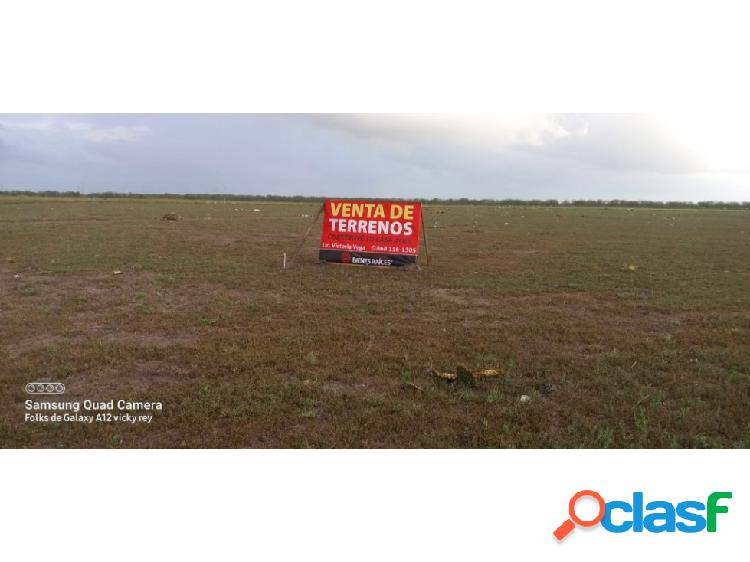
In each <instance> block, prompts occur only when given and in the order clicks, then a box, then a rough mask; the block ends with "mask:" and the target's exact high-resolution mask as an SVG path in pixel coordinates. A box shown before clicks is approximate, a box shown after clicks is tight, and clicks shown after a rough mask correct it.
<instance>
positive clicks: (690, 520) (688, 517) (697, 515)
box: [553, 490, 732, 541]
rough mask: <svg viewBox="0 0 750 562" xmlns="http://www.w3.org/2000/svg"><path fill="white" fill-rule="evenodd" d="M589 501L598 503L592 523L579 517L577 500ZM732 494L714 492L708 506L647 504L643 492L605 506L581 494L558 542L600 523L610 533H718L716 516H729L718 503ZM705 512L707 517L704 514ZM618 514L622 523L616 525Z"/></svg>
mask: <svg viewBox="0 0 750 562" xmlns="http://www.w3.org/2000/svg"><path fill="white" fill-rule="evenodd" d="M583 498H590V499H593V500H594V501H596V503H597V504H598V507H599V510H598V512H597V514H596V517H594V518H593V519H582V518H580V517H579V516H578V515H577V514H576V504H577V503H578V500H580V499H583ZM731 498H732V492H712V493H710V494H709V495H708V499H707V500H706V503H705V504H704V503H702V502H699V501H692V500H689V501H682V502H679V503H678V504H676V505H675V504H672V503H670V502H667V501H662V500H655V501H650V502H648V503H646V504H644V500H643V492H633V497H632V501H629V502H628V501H622V500H615V501H609V502H605V501H604V498H602V496H601V495H599V494H598V493H597V492H594V491H593V490H581V491H580V492H578V493H576V494H574V495H573V497H572V498H570V503H569V504H568V515H569V516H570V518H569V519H567V520H566V521H565V522H564V523H563V524H562V525H560V526H559V527H558V528H557V529H556V530H555V532H554V533H553V534H554V535H555V538H556V539H557V540H558V541H562V540H563V539H565V537H567V536H568V535H569V534H570V532H571V531H572V530H573V529H575V528H576V525H577V526H579V527H593V526H595V525H597V524H599V523H601V525H602V527H603V528H604V529H605V530H606V531H608V532H610V533H627V532H628V531H632V532H634V533H642V532H644V531H646V532H648V533H664V532H667V533H674V532H675V531H679V532H681V533H699V532H701V531H703V530H706V531H708V532H709V533H715V532H716V515H717V514H719V513H727V512H728V511H729V507H727V506H726V505H719V500H722V499H731ZM703 512H705V515H704V513H703ZM613 514H617V520H618V521H620V522H619V523H615V522H614V521H613V517H612V516H613Z"/></svg>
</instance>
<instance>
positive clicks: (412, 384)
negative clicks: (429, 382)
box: [406, 382, 424, 392]
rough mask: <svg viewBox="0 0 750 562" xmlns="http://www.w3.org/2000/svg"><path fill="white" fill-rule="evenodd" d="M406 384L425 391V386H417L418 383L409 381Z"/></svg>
mask: <svg viewBox="0 0 750 562" xmlns="http://www.w3.org/2000/svg"><path fill="white" fill-rule="evenodd" d="M406 386H410V387H412V388H415V389H417V390H418V391H419V392H424V388H422V387H421V386H417V385H416V384H414V383H413V382H407V383H406Z"/></svg>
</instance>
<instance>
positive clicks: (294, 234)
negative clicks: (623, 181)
mask: <svg viewBox="0 0 750 562" xmlns="http://www.w3.org/2000/svg"><path fill="white" fill-rule="evenodd" d="M256 208H257V209H260V212H254V211H253V209H256ZM315 210H316V205H314V204H306V203H305V204H288V203H252V202H242V203H238V202H231V201H229V202H222V201H218V202H214V201H208V202H207V201H182V200H179V201H178V200H155V199H145V200H87V199H80V200H77V199H47V198H45V199H42V198H29V197H25V198H23V197H19V198H12V197H3V198H2V199H0V445H1V446H3V447H750V213H748V212H747V211H717V210H679V211H678V210H652V209H643V208H639V209H634V210H627V209H606V208H521V207H498V206H469V205H467V206H446V207H435V206H428V207H427V208H426V209H425V215H426V221H427V223H428V227H429V228H428V235H429V237H430V243H431V246H432V252H433V265H432V266H430V267H424V266H423V267H422V268H421V269H420V270H404V269H395V268H394V269H369V268H358V267H345V266H334V265H328V266H325V265H319V264H317V263H316V259H317V241H318V237H319V232H320V228H319V226H318V227H317V228H316V229H314V230H313V236H311V238H310V240H309V241H308V243H307V245H306V247H305V248H304V249H303V251H302V253H301V255H300V258H299V259H298V260H297V261H296V262H295V263H292V265H291V267H290V268H289V269H287V270H282V269H281V256H282V252H283V251H284V250H287V251H291V250H292V249H293V248H294V246H295V244H296V241H297V240H298V239H299V237H300V235H301V234H302V233H303V232H304V231H305V229H306V227H307V225H308V223H309V221H310V219H309V218H306V217H305V216H303V215H311V214H313V213H314V212H315ZM168 212H174V213H177V214H178V215H179V216H180V220H178V221H176V222H170V221H162V220H160V219H161V216H162V215H163V214H164V213H168ZM115 270H118V271H121V272H122V273H121V274H118V275H115V274H113V271H115ZM458 365H463V366H465V367H467V368H468V369H471V370H475V369H484V368H498V369H501V370H502V375H501V376H500V377H497V378H489V379H485V380H482V381H480V382H479V384H478V385H477V386H476V387H471V386H466V385H463V384H460V383H448V382H445V381H443V380H439V379H437V378H435V377H434V376H433V375H432V374H430V372H429V368H430V367H432V368H434V369H435V370H437V371H455V369H456V367H457V366H458ZM36 380H41V381H46V380H53V381H58V380H59V381H62V382H64V383H65V384H66V385H67V388H68V390H67V392H66V394H65V398H66V399H68V400H75V399H81V400H82V399H84V398H93V399H100V400H108V399H110V398H115V399H118V398H126V399H134V400H149V401H152V400H159V401H162V402H163V403H164V411H163V412H160V413H159V414H158V415H157V416H156V417H155V419H154V421H153V422H152V423H151V424H150V425H133V426H126V425H108V424H92V425H86V424H71V423H61V424H34V423H25V422H24V406H23V404H24V400H26V399H27V398H29V397H28V396H27V395H26V393H25V392H24V385H25V384H26V383H27V382H30V381H36ZM521 395H527V396H529V397H530V400H528V401H524V402H522V401H520V399H519V398H520V396H521Z"/></svg>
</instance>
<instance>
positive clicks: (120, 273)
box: [112, 269, 122, 275]
mask: <svg viewBox="0 0 750 562" xmlns="http://www.w3.org/2000/svg"><path fill="white" fill-rule="evenodd" d="M112 275H122V271H120V270H119V269H115V270H114V271H113V272H112Z"/></svg>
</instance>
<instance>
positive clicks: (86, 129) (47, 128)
mask: <svg viewBox="0 0 750 562" xmlns="http://www.w3.org/2000/svg"><path fill="white" fill-rule="evenodd" d="M0 125H4V126H5V128H7V129H9V130H17V131H21V132H24V131H28V132H31V133H45V134H49V135H58V136H68V137H72V138H74V139H82V140H86V141H91V142H112V141H134V140H137V139H139V138H142V137H146V136H150V135H151V134H152V131H151V128H150V127H148V126H147V125H115V126H111V127H101V126H99V127H96V126H94V125H92V124H91V123H89V122H87V121H68V120H66V119H33V118H32V119H13V118H11V119H8V120H6V121H3V122H2V123H0Z"/></svg>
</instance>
